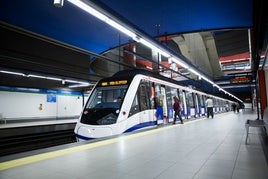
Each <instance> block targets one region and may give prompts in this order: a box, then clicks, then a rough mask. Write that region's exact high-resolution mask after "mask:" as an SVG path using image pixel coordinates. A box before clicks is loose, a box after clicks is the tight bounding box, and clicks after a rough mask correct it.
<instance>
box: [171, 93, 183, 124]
mask: <svg viewBox="0 0 268 179" xmlns="http://www.w3.org/2000/svg"><path fill="white" fill-rule="evenodd" d="M173 99H174V104H173V109H174V119H173V124H175V123H176V120H177V116H178V117H179V119H180V121H181V124H183V120H182V117H181V104H180V100H179V98H177V97H176V96H174V97H173Z"/></svg>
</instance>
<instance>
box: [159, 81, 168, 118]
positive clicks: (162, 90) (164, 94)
mask: <svg viewBox="0 0 268 179" xmlns="http://www.w3.org/2000/svg"><path fill="white" fill-rule="evenodd" d="M161 98H162V101H163V103H162V107H163V117H164V123H167V122H168V120H167V119H168V107H167V96H166V88H165V86H162V85H161Z"/></svg>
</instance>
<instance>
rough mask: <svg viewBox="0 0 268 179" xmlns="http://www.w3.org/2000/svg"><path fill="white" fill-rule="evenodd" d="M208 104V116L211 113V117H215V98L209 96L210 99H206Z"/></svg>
mask: <svg viewBox="0 0 268 179" xmlns="http://www.w3.org/2000/svg"><path fill="white" fill-rule="evenodd" d="M206 106H207V118H209V116H210V115H211V117H212V118H213V117H214V114H213V106H214V105H213V100H212V99H211V98H210V97H208V99H207V100H206Z"/></svg>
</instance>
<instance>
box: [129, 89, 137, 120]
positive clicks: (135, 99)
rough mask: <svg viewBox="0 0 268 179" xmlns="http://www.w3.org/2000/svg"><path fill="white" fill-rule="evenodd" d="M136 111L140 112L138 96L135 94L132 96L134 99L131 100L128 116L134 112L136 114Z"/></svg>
mask: <svg viewBox="0 0 268 179" xmlns="http://www.w3.org/2000/svg"><path fill="white" fill-rule="evenodd" d="M138 112H140V109H139V102H138V97H137V94H136V95H135V97H134V100H133V102H132V105H131V108H130V111H129V115H128V117H130V116H133V115H134V114H136V113H138Z"/></svg>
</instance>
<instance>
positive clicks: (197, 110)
mask: <svg viewBox="0 0 268 179" xmlns="http://www.w3.org/2000/svg"><path fill="white" fill-rule="evenodd" d="M194 96H195V117H200V100H199V97H198V96H199V94H197V93H195V94H194Z"/></svg>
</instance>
